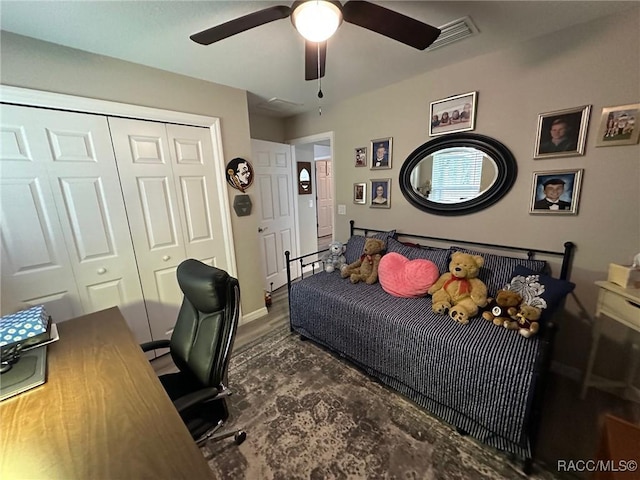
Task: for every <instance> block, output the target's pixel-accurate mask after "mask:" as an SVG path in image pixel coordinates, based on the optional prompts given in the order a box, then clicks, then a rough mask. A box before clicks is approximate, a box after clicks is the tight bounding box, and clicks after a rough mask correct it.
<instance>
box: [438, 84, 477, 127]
mask: <svg viewBox="0 0 640 480" xmlns="http://www.w3.org/2000/svg"><path fill="white" fill-rule="evenodd" d="M477 98H478V92H469V93H463V94H462V95H455V96H453V97H448V98H443V99H442V100H437V101H435V102H431V104H430V107H429V114H430V118H431V123H430V125H429V136H430V137H435V136H437V135H444V134H446V133H454V132H466V131H469V130H473V129H474V128H476V101H477Z"/></svg>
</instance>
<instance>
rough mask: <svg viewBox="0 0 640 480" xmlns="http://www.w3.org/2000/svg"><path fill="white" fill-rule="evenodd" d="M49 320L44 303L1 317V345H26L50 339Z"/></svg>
mask: <svg viewBox="0 0 640 480" xmlns="http://www.w3.org/2000/svg"><path fill="white" fill-rule="evenodd" d="M49 320H50V319H49V315H48V314H47V312H46V310H45V309H44V306H42V305H36V306H35V307H31V308H27V309H26V310H21V311H19V312H16V313H12V314H10V315H4V316H2V317H0V347H4V346H7V345H12V344H15V343H22V344H23V345H25V346H26V345H27V344H30V345H32V344H34V343H39V342H40V341H44V340H48V339H49Z"/></svg>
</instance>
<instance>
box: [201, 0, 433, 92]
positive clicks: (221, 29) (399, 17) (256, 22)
mask: <svg viewBox="0 0 640 480" xmlns="http://www.w3.org/2000/svg"><path fill="white" fill-rule="evenodd" d="M289 16H290V17H291V22H292V23H293V25H294V26H295V27H296V29H297V30H298V32H300V34H301V35H302V36H303V37H304V38H305V80H315V79H318V78H321V77H323V76H324V71H325V62H326V55H327V39H328V38H329V37H330V36H331V35H333V33H334V32H335V31H336V30H337V28H338V27H339V26H340V24H341V23H342V21H343V20H344V21H346V22H349V23H353V24H355V25H358V26H360V27H363V28H366V29H368V30H371V31H373V32H376V33H379V34H381V35H385V36H387V37H389V38H392V39H393V40H397V41H399V42H402V43H404V44H405V45H409V46H410V47H414V48H417V49H418V50H424V49H425V48H427V47H428V46H429V45H431V44H432V43H433V42H434V41H435V40H436V38H438V35H440V29H439V28H436V27H432V26H431V25H427V24H426V23H422V22H420V21H418V20H415V19H413V18H411V17H407V16H406V15H403V14H401V13H398V12H394V11H393V10H389V9H388V8H384V7H381V6H379V5H375V4H373V3H370V2H366V1H363V0H352V1H347V2H346V3H345V4H344V5H342V4H341V3H340V2H338V1H332V0H297V1H295V2H293V4H292V5H291V6H290V7H287V6H285V5H278V6H273V7H269V8H265V9H263V10H258V11H257V12H254V13H250V14H248V15H245V16H242V17H239V18H236V19H234V20H230V21H228V22H226V23H223V24H221V25H217V26H215V27H211V28H208V29H206V30H203V31H201V32H198V33H194V34H193V35H191V37H190V38H191V40H193V41H194V42H196V43H199V44H201V45H210V44H212V43H215V42H218V41H220V40H223V39H225V38H227V37H230V36H232V35H235V34H237V33H242V32H244V31H246V30H249V29H251V28H255V27H259V26H260V25H264V24H266V23H269V22H273V21H275V20H280V19H282V18H286V17H289Z"/></svg>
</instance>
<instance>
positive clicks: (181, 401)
mask: <svg viewBox="0 0 640 480" xmlns="http://www.w3.org/2000/svg"><path fill="white" fill-rule="evenodd" d="M229 395H231V390H228V389H224V390H222V391H220V390H218V389H217V388H215V387H210V388H203V389H202V390H198V391H197V392H192V393H189V394H188V395H185V396H184V397H180V398H178V399H176V400H175V401H174V402H173V405H174V406H175V407H176V410H178V412H180V413H182V412H183V411H184V410H186V409H188V408H190V407H192V406H194V405H197V404H200V403H202V402H205V401H210V400H218V399H220V398H225V397H228V396H229Z"/></svg>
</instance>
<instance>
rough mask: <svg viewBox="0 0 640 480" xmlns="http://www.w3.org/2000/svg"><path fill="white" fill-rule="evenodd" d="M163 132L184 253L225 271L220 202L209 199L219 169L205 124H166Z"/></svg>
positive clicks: (224, 240) (211, 197)
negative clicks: (214, 160) (166, 136)
mask: <svg viewBox="0 0 640 480" xmlns="http://www.w3.org/2000/svg"><path fill="white" fill-rule="evenodd" d="M167 134H168V138H169V146H170V152H171V157H172V160H173V164H172V170H173V178H174V185H175V188H176V192H177V200H178V206H179V212H180V216H181V220H182V225H183V239H184V245H185V251H186V256H187V257H188V258H197V259H198V260H200V261H202V262H205V263H208V264H209V265H213V266H216V267H218V268H221V269H223V270H227V271H228V270H229V266H228V265H227V260H226V258H227V257H226V242H227V239H225V237H224V235H223V226H222V215H221V214H220V206H219V205H218V204H217V203H215V201H213V200H212V199H213V198H215V195H214V192H215V191H216V188H217V187H216V175H217V174H219V172H217V170H216V168H215V165H214V162H213V146H212V143H211V134H210V132H209V130H208V129H206V128H198V127H187V126H183V125H169V124H168V125H167ZM212 201H213V203H212Z"/></svg>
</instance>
